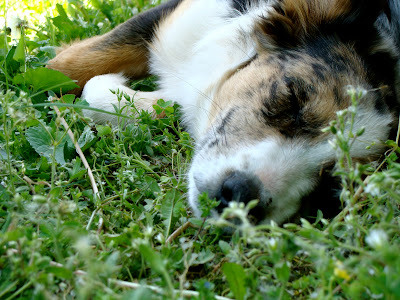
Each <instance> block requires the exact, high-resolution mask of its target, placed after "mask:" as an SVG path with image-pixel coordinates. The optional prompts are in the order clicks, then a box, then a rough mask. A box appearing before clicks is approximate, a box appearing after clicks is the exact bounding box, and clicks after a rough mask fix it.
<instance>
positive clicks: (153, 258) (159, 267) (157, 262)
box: [139, 244, 167, 275]
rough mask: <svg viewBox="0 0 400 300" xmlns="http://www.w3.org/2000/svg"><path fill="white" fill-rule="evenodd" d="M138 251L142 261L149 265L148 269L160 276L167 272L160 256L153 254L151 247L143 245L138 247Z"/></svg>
mask: <svg viewBox="0 0 400 300" xmlns="http://www.w3.org/2000/svg"><path fill="white" fill-rule="evenodd" d="M139 251H140V253H141V254H142V256H143V258H144V260H145V261H146V262H147V263H148V264H149V265H150V267H151V268H152V269H153V270H154V271H155V272H157V273H158V274H160V275H164V274H165V273H166V272H167V270H166V269H165V265H164V262H163V260H162V258H161V255H160V254H159V253H157V252H154V251H153V249H152V248H151V247H149V246H148V245H145V244H141V245H140V246H139Z"/></svg>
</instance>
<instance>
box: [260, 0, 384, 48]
mask: <svg viewBox="0 0 400 300" xmlns="http://www.w3.org/2000/svg"><path fill="white" fill-rule="evenodd" d="M386 6H387V0H282V1H278V2H276V4H275V5H273V8H272V10H271V11H270V12H269V13H268V15H267V16H266V17H262V18H261V19H260V21H259V22H258V24H257V25H256V28H255V34H256V38H257V40H258V42H259V44H260V45H261V46H262V47H263V48H267V49H277V48H291V47H295V46H298V45H300V44H302V43H304V42H306V41H308V40H309V39H310V38H313V37H316V36H318V35H321V34H323V35H327V34H335V35H337V36H339V37H341V38H343V39H357V38H360V34H361V35H363V34H368V30H369V29H370V28H372V26H373V24H374V23H375V21H376V19H377V18H378V16H379V15H380V14H381V13H382V12H383V11H384V10H385V8H386Z"/></svg>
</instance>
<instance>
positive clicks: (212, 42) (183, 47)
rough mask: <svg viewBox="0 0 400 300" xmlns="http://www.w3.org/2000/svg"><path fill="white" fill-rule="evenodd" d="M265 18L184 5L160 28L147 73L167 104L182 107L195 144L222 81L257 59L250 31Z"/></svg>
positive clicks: (215, 4)
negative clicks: (150, 73) (157, 79)
mask: <svg viewBox="0 0 400 300" xmlns="http://www.w3.org/2000/svg"><path fill="white" fill-rule="evenodd" d="M205 2H206V3H205ZM265 12H266V9H265V8H264V9H260V8H258V9H256V8H255V9H252V10H250V11H249V12H248V13H246V14H244V15H241V14H239V13H238V12H237V11H235V10H233V9H232V8H231V7H230V6H229V4H228V3H227V1H220V0H186V1H184V2H183V3H182V4H181V6H180V7H178V8H177V10H176V11H175V12H174V13H173V14H171V15H170V16H168V17H167V18H166V19H165V20H164V21H163V22H161V24H160V26H159V29H158V31H157V33H156V35H155V38H154V40H153V43H152V49H151V55H150V65H151V72H152V73H153V74H156V75H158V76H159V78H160V81H159V85H160V89H161V90H162V93H163V94H164V95H165V96H166V97H168V98H169V99H168V100H174V101H175V102H177V103H178V104H180V105H181V106H182V109H183V114H184V116H183V118H184V122H185V123H186V124H185V125H186V126H187V129H188V130H189V132H190V133H191V134H192V136H193V137H194V138H195V139H197V138H199V137H200V136H201V135H202V134H203V133H204V131H205V129H206V126H207V124H208V122H207V120H208V118H209V111H210V108H211V107H212V105H213V97H214V94H215V92H216V89H217V88H218V86H219V84H220V82H221V80H222V79H223V78H224V75H225V74H227V73H228V72H232V71H234V70H235V69H236V68H237V67H238V66H240V65H241V64H243V63H244V62H246V61H248V60H250V59H251V58H252V57H253V56H254V55H255V43H254V41H253V40H252V39H251V31H252V30H253V26H254V23H255V21H256V18H257V17H258V16H260V15H261V14H265Z"/></svg>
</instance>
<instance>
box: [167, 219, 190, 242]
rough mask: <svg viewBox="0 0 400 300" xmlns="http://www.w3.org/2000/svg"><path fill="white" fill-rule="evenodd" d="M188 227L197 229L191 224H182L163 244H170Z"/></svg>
mask: <svg viewBox="0 0 400 300" xmlns="http://www.w3.org/2000/svg"><path fill="white" fill-rule="evenodd" d="M188 227H193V228H197V226H195V225H194V224H193V223H191V222H186V223H185V224H183V225H182V226H180V227H179V228H178V229H177V230H175V231H174V232H173V233H172V234H171V235H170V236H169V237H168V238H167V240H166V241H165V244H170V243H171V242H173V241H174V240H175V239H176V238H177V237H178V236H180V235H181V234H182V232H184V231H185V230H186V229H187V228H188Z"/></svg>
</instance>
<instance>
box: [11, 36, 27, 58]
mask: <svg viewBox="0 0 400 300" xmlns="http://www.w3.org/2000/svg"><path fill="white" fill-rule="evenodd" d="M13 58H14V60H16V61H18V62H20V63H24V62H25V36H24V35H23V34H21V38H20V39H19V42H18V46H17V49H15V53H14V56H13Z"/></svg>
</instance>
